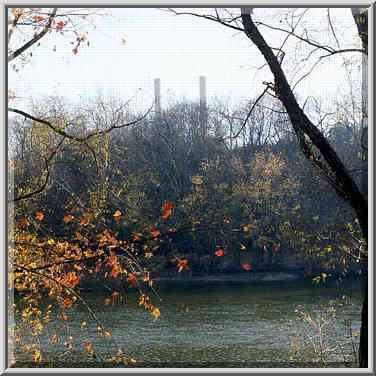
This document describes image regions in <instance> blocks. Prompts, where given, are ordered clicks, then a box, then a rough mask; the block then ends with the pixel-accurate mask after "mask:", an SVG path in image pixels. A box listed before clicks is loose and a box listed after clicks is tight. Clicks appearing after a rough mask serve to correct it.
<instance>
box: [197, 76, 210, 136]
mask: <svg viewBox="0 0 376 376" xmlns="http://www.w3.org/2000/svg"><path fill="white" fill-rule="evenodd" d="M206 106H207V104H206V77H205V76H200V118H199V120H200V127H201V132H202V133H201V135H202V137H203V138H204V137H206V135H207V132H208V129H207V127H208V111H207V107H206Z"/></svg>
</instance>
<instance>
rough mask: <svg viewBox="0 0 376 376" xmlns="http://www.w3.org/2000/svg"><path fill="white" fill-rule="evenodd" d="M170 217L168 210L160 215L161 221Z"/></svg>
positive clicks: (169, 210)
mask: <svg viewBox="0 0 376 376" xmlns="http://www.w3.org/2000/svg"><path fill="white" fill-rule="evenodd" d="M170 215H171V209H168V210H166V211H165V213H164V214H163V215H162V218H163V219H166V218H168V217H169V216H170Z"/></svg>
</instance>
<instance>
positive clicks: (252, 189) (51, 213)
mask: <svg viewBox="0 0 376 376" xmlns="http://www.w3.org/2000/svg"><path fill="white" fill-rule="evenodd" d="M251 107H252V103H251V104H246V105H243V106H239V107H238V108H235V109H234V108H230V107H229V106H227V105H226V104H224V103H217V104H215V105H213V106H211V107H209V108H208V112H207V123H205V124H202V122H201V124H200V118H201V119H202V117H200V108H199V105H198V104H196V103H191V102H188V101H182V102H180V103H177V104H175V105H171V106H170V107H169V108H168V109H167V110H165V111H163V113H162V114H161V116H160V117H158V116H154V115H153V114H150V115H149V116H148V117H146V118H144V119H143V120H141V121H140V122H138V123H136V124H135V125H132V126H130V127H122V125H123V124H125V123H128V122H129V121H131V120H134V119H137V117H138V114H134V113H131V112H130V111H129V108H128V105H127V104H126V103H123V102H121V101H119V100H114V99H112V100H110V101H107V102H104V101H102V100H100V99H98V100H97V101H95V103H93V104H91V105H88V106H77V107H76V108H74V109H72V106H68V105H66V104H64V103H62V101H60V100H58V99H56V98H51V99H50V100H49V101H47V103H45V104H44V105H43V106H36V107H35V109H34V113H35V116H36V118H39V119H45V120H48V122H50V123H51V124H53V125H54V127H55V130H52V129H51V127H49V126H48V125H46V124H44V123H40V122H39V123H38V122H35V121H30V120H28V119H22V118H20V117H17V118H15V119H13V120H12V122H11V126H10V144H9V171H10V172H11V179H10V187H9V197H10V198H12V197H13V198H16V202H15V203H14V218H15V226H14V233H17V231H18V232H23V233H24V235H23V241H25V242H27V239H26V240H25V231H26V232H27V233H28V234H29V235H30V239H31V238H32V239H35V238H38V237H42V238H45V239H46V238H48V237H51V238H53V239H55V241H57V240H56V239H58V240H59V241H60V242H64V241H65V240H66V241H68V242H69V243H72V242H73V243H74V242H76V243H77V244H80V247H87V248H98V247H100V242H98V237H99V235H98V234H103V233H107V234H114V236H115V237H116V239H117V241H118V243H116V247H115V246H114V250H115V251H117V252H121V249H117V248H118V246H119V244H120V245H121V244H127V247H133V249H134V252H135V255H137V257H140V258H141V260H142V261H143V264H144V265H145V266H146V267H147V268H148V269H149V270H151V271H152V272H154V275H155V274H163V273H167V272H168V271H169V270H171V271H173V272H175V273H176V266H177V265H178V266H179V265H180V266H184V268H181V270H182V271H183V272H184V273H185V272H186V271H188V272H189V273H201V272H203V273H213V272H220V271H222V272H238V271H242V270H243V271H244V270H250V271H252V270H253V271H255V270H270V269H274V270H281V269H295V270H302V272H304V273H305V274H306V275H315V273H318V272H320V273H321V272H324V271H325V274H324V275H325V276H326V275H328V272H329V273H332V274H333V275H336V276H337V277H338V276H340V277H342V276H343V275H346V274H349V273H356V272H357V259H356V257H357V255H358V253H359V251H358V248H359V245H360V243H359V242H358V239H359V231H358V225H357V221H356V218H354V216H353V213H352V212H351V209H350V208H349V207H348V206H347V205H346V204H345V203H343V202H342V201H341V200H339V199H337V196H336V194H335V193H333V191H332V189H331V188H330V187H329V186H328V184H327V183H323V180H322V178H321V177H320V176H319V174H318V172H317V171H315V170H313V169H312V166H311V165H310V164H309V163H308V162H307V161H306V160H305V159H304V158H303V157H302V156H301V155H300V152H299V150H298V147H297V145H296V140H295V138H294V136H293V134H292V133H291V132H290V130H289V129H290V124H289V120H288V118H287V115H286V114H285V113H284V112H283V110H282V109H281V108H276V107H275V105H274V107H272V105H271V104H268V103H267V102H266V101H264V103H261V104H260V105H258V106H256V107H255V108H254V110H253V112H252V113H251V115H250V116H249V111H250V109H251ZM247 118H248V119H247ZM246 119H247V121H245V120H246ZM111 127H113V128H114V129H113V130H112V131H111V132H108V133H106V134H103V135H102V136H100V137H92V138H90V139H88V140H87V141H85V142H77V141H76V140H75V139H74V137H78V138H79V137H81V136H83V135H85V134H88V133H90V132H93V131H101V130H105V129H109V128H111ZM117 128H118V129H117ZM56 129H58V130H59V129H60V130H63V131H64V132H65V133H67V134H70V135H72V138H70V139H69V138H66V137H63V136H61V134H59V133H58V132H56ZM325 131H326V133H327V136H328V139H329V141H330V142H331V143H332V144H334V145H335V148H336V150H338V153H339V154H340V155H341V156H342V157H343V158H344V159H345V160H346V163H347V167H348V168H349V169H350V170H351V171H353V174H354V176H356V177H357V179H359V180H360V174H361V155H360V154H359V151H360V136H361V135H360V129H359V126H358V124H356V123H351V121H349V120H348V119H342V120H341V119H335V121H334V122H333V124H332V125H331V126H330V127H327V129H326V130H325ZM13 179H14V180H13ZM13 182H14V184H13ZM12 189H14V191H13V190H12ZM39 190H40V192H39V193H36V194H32V195H31V197H30V198H28V199H19V200H18V199H17V197H21V198H22V197H24V196H27V195H28V194H31V193H33V192H38V191H39ZM161 208H162V210H161ZM41 214H42V216H41ZM38 216H39V218H38ZM41 218H43V220H41ZM150 234H154V236H150ZM82 243H83V244H82ZM130 244H131V245H130ZM357 252H358V253H357ZM179 260H180V264H179ZM181 260H186V261H187V263H186V264H184V263H181ZM179 269H180V268H179ZM183 269H184V270H183Z"/></svg>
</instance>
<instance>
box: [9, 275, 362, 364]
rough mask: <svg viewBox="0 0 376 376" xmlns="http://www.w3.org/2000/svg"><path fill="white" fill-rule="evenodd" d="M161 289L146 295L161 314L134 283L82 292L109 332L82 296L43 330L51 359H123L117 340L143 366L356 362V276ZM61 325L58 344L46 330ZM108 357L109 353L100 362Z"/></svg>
mask: <svg viewBox="0 0 376 376" xmlns="http://www.w3.org/2000/svg"><path fill="white" fill-rule="evenodd" d="M157 290H158V293H159V295H160V297H161V298H162V301H159V299H158V297H157V296H153V295H150V296H151V300H152V302H153V304H155V305H156V306H157V307H158V308H159V310H160V313H161V315H160V317H159V319H158V320H154V317H153V316H152V315H151V314H150V313H149V312H147V311H146V310H145V309H143V308H142V307H139V306H138V295H137V294H136V293H135V292H130V293H128V294H126V295H124V296H123V301H122V302H120V303H119V301H118V298H116V302H115V304H114V306H113V305H112V304H108V305H105V303H104V301H105V299H106V298H110V299H112V298H111V293H109V294H104V293H93V292H91V293H86V294H84V295H83V296H84V298H85V300H86V301H87V302H88V303H89V305H90V306H91V307H93V308H94V310H95V312H96V314H97V316H98V317H99V318H100V319H101V320H102V322H103V324H104V325H105V326H106V329H107V330H108V332H109V334H111V335H110V336H108V337H105V338H99V336H98V329H97V324H96V323H95V322H94V321H93V320H92V319H91V318H90V316H89V315H88V313H87V311H86V309H85V308H84V307H83V306H82V305H76V306H74V308H73V309H72V310H71V311H69V312H68V321H67V322H69V326H68V327H65V328H64V325H62V323H63V324H64V322H63V320H59V319H56V321H55V323H52V324H50V325H49V329H48V332H46V337H43V336H41V337H40V344H39V345H38V346H40V347H41V349H42V354H43V357H44V358H43V359H49V360H50V362H49V363H47V365H49V366H50V367H75V368H77V367H107V366H108V367H112V366H120V365H119V364H117V363H116V359H115V358H116V356H115V358H114V357H113V356H114V355H115V354H116V353H117V351H118V350H119V348H120V349H121V351H122V352H123V354H122V355H121V356H120V353H119V359H120V358H122V357H123V356H126V357H127V359H128V361H129V360H130V359H131V358H132V359H134V360H135V361H132V363H130V365H131V366H134V367H145V368H160V367H169V368H170V367H172V368H177V367H184V368H190V367H200V368H205V367H215V368H225V367H235V368H254V367H262V368H283V367H299V368H300V367H322V366H327V367H355V366H356V363H354V360H356V359H355V358H354V357H355V356H356V350H357V343H358V342H359V336H358V333H359V328H360V307H361V285H360V283H359V282H352V281H347V282H346V283H344V284H342V285H341V286H340V287H338V286H336V284H331V285H327V286H326V287H322V286H321V287H320V286H314V285H312V283H311V282H310V281H289V282H263V283H240V282H238V283H229V282H216V281H212V282H210V283H202V282H200V283H193V282H190V281H179V282H178V281H175V282H166V283H163V284H160V285H159V286H158V284H157ZM107 302H108V301H107ZM320 313H321V315H322V320H325V321H321V324H323V325H322V329H321V332H322V335H321V343H322V346H321V350H322V352H321V350H320V335H319V334H320V333H319V331H320V326H317V323H318V322H319V321H318V320H319V317H320ZM307 314H309V315H310V316H307ZM304 317H306V319H305V320H304ZM309 317H311V318H312V321H311V322H309ZM83 322H86V325H84V326H83V325H82V323H83ZM54 325H55V327H54ZM315 325H316V327H315ZM81 330H82V331H81ZM78 332H80V333H78ZM55 333H57V344H56V345H55V344H51V341H49V340H48V339H47V338H50V337H51V335H53V334H55ZM350 333H352V335H351V336H350ZM69 336H72V337H73V339H69ZM350 337H351V338H350ZM85 339H88V340H90V343H91V344H92V348H93V350H94V352H95V353H96V354H97V357H96V359H93V358H92V357H91V356H89V357H88V359H87V361H83V360H82V358H83V351H82V349H84V348H85V346H86V345H85V344H84V345H83V344H82V341H84V340H85ZM28 340H29V339H25V338H23V339H22V341H21V342H22V343H23V344H24V343H25V341H26V342H27V341H28ZM64 342H70V343H72V349H71V350H68V349H65V348H64ZM80 343H81V345H80ZM24 356H25V352H22V351H17V352H16V359H17V360H18V362H17V363H16V365H15V366H16V367H26V366H30V363H29V362H24V363H23V362H22V360H26V359H25V358H24ZM111 357H113V359H112V360H113V361H112V362H111V363H104V364H103V363H102V362H101V360H108V359H109V358H111ZM315 360H316V361H315ZM323 361H324V362H323Z"/></svg>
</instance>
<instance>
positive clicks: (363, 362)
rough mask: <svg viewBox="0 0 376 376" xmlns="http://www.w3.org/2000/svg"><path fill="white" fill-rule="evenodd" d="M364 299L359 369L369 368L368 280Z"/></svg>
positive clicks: (365, 282)
mask: <svg viewBox="0 0 376 376" xmlns="http://www.w3.org/2000/svg"><path fill="white" fill-rule="evenodd" d="M363 293H364V298H363V307H362V314H361V322H362V324H361V327H360V343H359V367H360V368H367V367H368V278H367V277H366V278H365V280H364V288H363Z"/></svg>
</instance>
